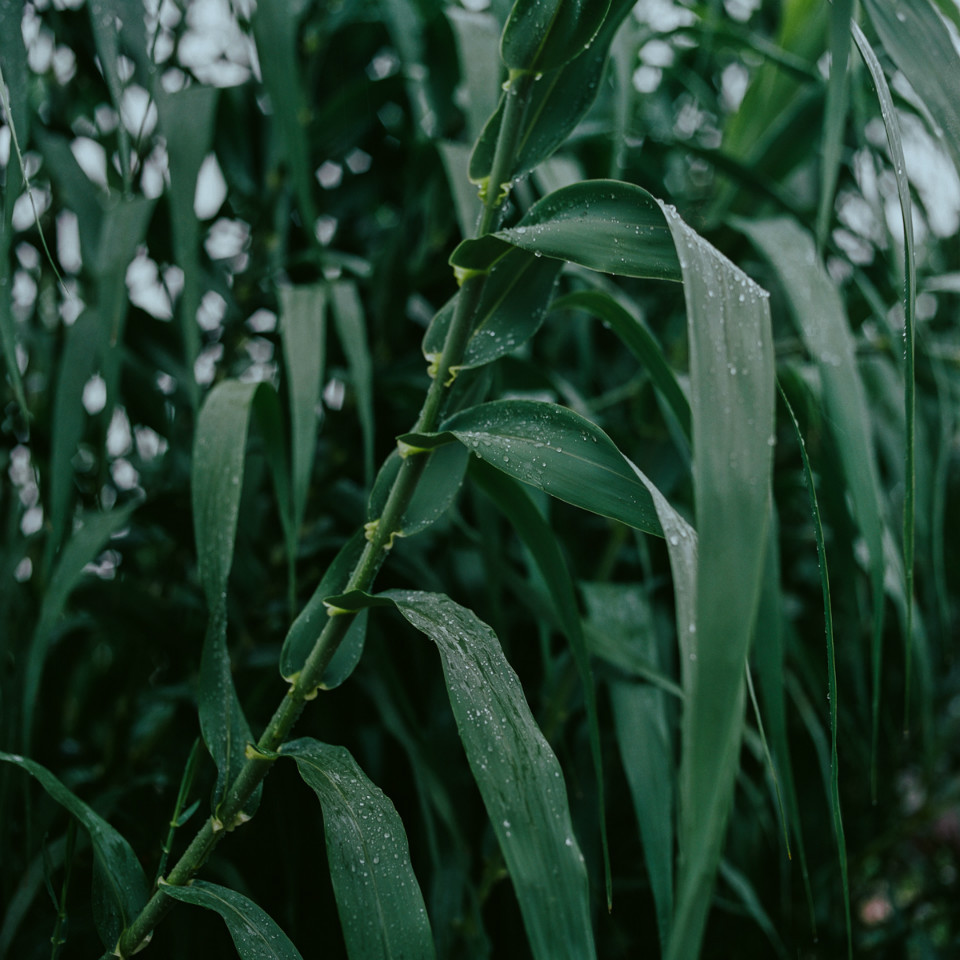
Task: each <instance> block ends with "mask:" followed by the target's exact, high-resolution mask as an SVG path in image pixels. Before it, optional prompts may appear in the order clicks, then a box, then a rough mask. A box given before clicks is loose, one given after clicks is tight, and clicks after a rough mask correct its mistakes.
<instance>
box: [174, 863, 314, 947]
mask: <svg viewBox="0 0 960 960" xmlns="http://www.w3.org/2000/svg"><path fill="white" fill-rule="evenodd" d="M160 889H161V890H163V892H164V893H165V894H166V895H167V896H168V897H173V899H174V900H180V901H182V902H183V903H192V904H193V905H194V906H197V907H205V908H206V909H207V910H213V911H214V912H215V913H219V914H220V916H221V917H223V922H224V923H225V924H226V925H227V929H228V930H229V931H230V936H231V937H232V938H233V945H234V946H235V947H236V948H237V954H238V956H239V957H240V960H302V958H301V956H300V953H299V951H298V950H297V948H296V947H295V946H294V945H293V943H291V941H290V938H289V937H288V936H287V935H286V934H285V933H284V932H283V930H281V929H280V927H279V926H278V925H277V922H276V921H275V920H273V919H272V918H271V917H270V916H269V914H267V913H266V911H264V910H263V909H262V908H260V907H258V906H257V905H256V904H255V903H254V902H253V901H252V900H250V899H249V898H248V897H245V896H244V895H243V894H242V893H237V891H236V890H230V889H228V888H227V887H221V886H220V885H219V884H216V883H209V882H208V881H206V880H192V881H191V882H190V883H189V884H188V885H187V886H185V887H178V886H174V885H173V884H170V883H165V882H163V881H161V882H160Z"/></svg>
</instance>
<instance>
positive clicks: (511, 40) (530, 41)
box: [500, 0, 610, 73]
mask: <svg viewBox="0 0 960 960" xmlns="http://www.w3.org/2000/svg"><path fill="white" fill-rule="evenodd" d="M609 8H610V0H517V2H516V3H514V5H513V9H512V10H511V11H510V16H509V17H508V18H507V23H506V25H505V26H504V28H503V35H502V36H501V38H500V56H501V57H502V58H503V62H504V63H505V64H506V65H507V66H508V67H509V68H510V69H511V70H517V71H522V72H524V73H543V72H544V71H545V70H555V69H556V68H557V67H562V66H563V65H564V64H566V63H569V62H570V61H571V60H573V59H574V57H576V56H578V55H579V54H581V53H582V52H583V51H584V50H586V49H587V48H589V46H590V44H591V43H592V42H593V38H594V37H595V36H596V35H597V31H598V30H599V29H600V27H601V25H602V24H603V20H604V17H606V15H607V11H608V10H609Z"/></svg>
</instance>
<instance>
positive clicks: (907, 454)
mask: <svg viewBox="0 0 960 960" xmlns="http://www.w3.org/2000/svg"><path fill="white" fill-rule="evenodd" d="M853 38H854V40H855V41H856V43H857V48H858V49H859V50H860V55H861V56H862V57H863V62H864V63H865V64H866V65H867V69H868V70H869V71H870V76H871V78H872V79H873V85H874V86H875V87H876V90H877V99H878V100H879V101H880V115H881V116H882V117H883V127H884V130H886V133H887V145H888V147H889V149H890V159H891V161H892V162H893V170H894V174H895V176H896V178H897V195H898V196H899V198H900V215H901V219H902V221H903V272H904V277H905V284H904V331H903V333H904V337H903V341H904V350H905V353H904V361H905V363H904V373H903V406H904V420H905V423H906V436H905V437H904V499H903V571H904V595H905V596H904V602H905V604H906V629H905V631H904V665H905V667H904V673H905V677H904V707H903V722H904V728H905V729H906V728H908V727H909V725H910V688H911V664H912V657H911V651H912V650H913V570H914V539H915V531H916V524H917V517H916V511H917V504H916V498H917V462H916V461H917V449H916V448H917V440H916V420H917V412H916V407H917V400H916V369H915V366H916V359H915V346H916V316H917V266H916V252H915V250H916V248H915V246H914V238H913V204H912V201H911V199H910V184H909V182H908V180H907V165H906V161H905V159H904V156H903V138H902V137H901V135H900V121H899V120H898V118H897V111H896V108H895V107H894V105H893V97H892V96H891V95H890V88H889V87H888V86H887V80H886V77H885V76H884V75H883V69H882V68H881V66H880V62H879V61H878V60H877V57H876V54H875V53H874V52H873V48H872V47H871V46H870V42H869V41H868V40H867V38H866V36H864V33H863V31H862V30H861V29H860V27H858V26H857V24H853Z"/></svg>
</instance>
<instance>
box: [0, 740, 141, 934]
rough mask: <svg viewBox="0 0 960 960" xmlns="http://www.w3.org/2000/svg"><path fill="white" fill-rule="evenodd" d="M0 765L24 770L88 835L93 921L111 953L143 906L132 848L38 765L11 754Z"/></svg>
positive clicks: (0, 756) (1, 755)
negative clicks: (92, 874) (90, 859)
mask: <svg viewBox="0 0 960 960" xmlns="http://www.w3.org/2000/svg"><path fill="white" fill-rule="evenodd" d="M0 762H4V763H12V764H14V766H17V767H19V768H20V769H21V770H26V772H27V773H29V774H30V775H31V776H32V777H34V778H35V779H36V780H37V781H38V782H39V784H40V786H42V787H43V789H44V790H46V791H47V793H48V794H50V796H51V797H52V798H53V799H54V800H56V802H57V803H59V804H60V806H62V807H63V808H64V809H66V810H67V811H69V813H71V814H72V815H73V816H74V817H76V818H77V820H78V821H79V822H80V823H81V824H82V825H83V827H84V828H85V829H86V831H87V833H89V834H90V844H91V846H92V847H93V856H94V920H95V921H96V925H97V933H99V934H100V939H101V941H102V942H103V945H104V946H105V947H107V948H110V949H112V948H113V947H114V945H115V944H116V942H117V940H118V939H119V937H120V934H121V933H122V932H123V930H124V928H126V927H127V926H128V925H129V924H130V923H131V921H132V920H133V919H134V918H135V917H136V916H137V914H139V913H140V910H141V909H142V908H143V906H144V904H145V903H146V902H147V893H148V889H147V878H146V876H145V874H144V872H143V868H142V867H141V866H140V861H139V860H137V856H136V854H135V853H134V852H133V848H132V847H131V846H130V844H129V843H127V841H126V840H124V838H123V837H122V836H120V834H119V833H117V831H116V830H114V829H113V827H111V826H110V824H109V823H107V821H106V820H104V819H103V818H102V817H100V816H99V815H98V814H96V813H94V812H93V810H91V809H90V807H88V806H87V805H86V804H85V803H84V802H83V801H82V800H81V799H80V798H79V797H77V796H75V795H74V794H73V793H71V792H70V791H69V790H68V789H67V788H66V787H65V786H64V785H63V784H62V783H61V782H60V781H59V780H58V779H57V778H56V777H55V776H54V775H53V774H52V773H51V772H50V771H49V770H47V769H46V768H45V767H42V766H40V764H39V763H34V761H33V760H28V759H27V758H26V757H21V756H17V755H16V754H12V753H0Z"/></svg>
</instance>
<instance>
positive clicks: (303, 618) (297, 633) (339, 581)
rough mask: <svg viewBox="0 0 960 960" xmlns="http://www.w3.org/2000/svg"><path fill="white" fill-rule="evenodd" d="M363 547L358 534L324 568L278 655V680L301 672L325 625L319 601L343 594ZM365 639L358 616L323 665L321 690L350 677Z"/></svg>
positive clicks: (324, 610)
mask: <svg viewBox="0 0 960 960" xmlns="http://www.w3.org/2000/svg"><path fill="white" fill-rule="evenodd" d="M365 543H366V541H365V540H364V538H363V533H362V532H358V533H357V534H355V535H354V536H353V537H351V538H350V539H349V540H348V541H347V542H346V543H345V544H344V545H343V547H341V549H340V551H339V552H338V553H337V555H336V557H334V559H333V562H332V563H331V564H330V566H329V567H327V570H326V572H325V573H324V575H323V577H322V578H321V580H320V583H319V584H318V585H317V589H316V590H314V592H313V596H312V597H311V598H310V600H309V602H308V603H307V605H306V606H305V607H304V608H303V610H302V611H301V612H300V615H299V616H298V617H297V619H296V620H294V621H293V624H292V625H291V627H290V630H289V631H288V632H287V636H286V639H285V640H284V641H283V648H282V649H281V651H280V663H279V667H280V676H282V677H283V679H284V680H289V681H290V682H291V683H292V682H293V681H294V680H296V678H297V676H298V674H299V673H300V671H301V670H302V669H303V665H304V663H305V662H306V659H307V657H308V656H309V655H310V651H311V650H312V649H313V646H314V644H315V643H316V642H317V640H318V638H319V637H320V634H321V632H322V631H323V628H324V627H325V626H326V623H327V608H326V607H325V606H324V603H323V601H324V600H326V599H327V598H328V597H331V596H333V595H334V594H337V593H341V592H343V590H344V589H345V588H346V586H347V581H348V580H349V579H350V574H351V573H352V572H353V569H354V567H355V566H356V565H357V561H358V560H359V559H360V556H361V554H362V553H363V548H364V545H365ZM365 637H366V617H365V616H364V615H363V614H362V613H361V614H358V615H357V616H356V617H355V618H354V621H353V623H352V624H350V629H349V630H348V631H347V635H346V637H345V638H344V639H343V641H342V642H341V644H340V646H339V647H338V648H337V652H336V653H335V654H334V655H333V659H332V660H331V661H330V663H329V664H328V665H327V669H326V670H325V671H324V673H323V678H322V680H321V684H320V685H321V687H323V688H324V689H326V690H332V689H333V688H334V687H338V686H339V685H340V684H341V683H343V681H344V680H346V679H347V677H349V676H350V674H351V673H352V672H353V668H354V667H356V665H357V664H358V663H359V662H360V656H361V655H362V653H363V645H364V638H365Z"/></svg>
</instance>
